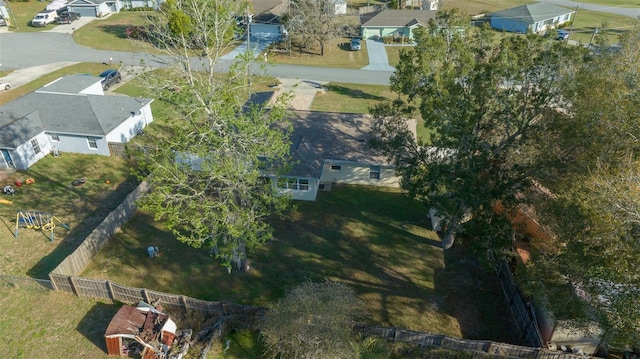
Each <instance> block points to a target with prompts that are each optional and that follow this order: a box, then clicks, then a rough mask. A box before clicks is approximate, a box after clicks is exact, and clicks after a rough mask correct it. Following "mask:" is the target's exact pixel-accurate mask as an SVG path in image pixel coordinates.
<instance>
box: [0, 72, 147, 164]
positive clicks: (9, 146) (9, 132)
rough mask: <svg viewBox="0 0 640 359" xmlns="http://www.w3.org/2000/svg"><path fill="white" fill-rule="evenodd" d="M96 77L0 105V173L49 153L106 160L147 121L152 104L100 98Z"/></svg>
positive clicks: (66, 80) (73, 78)
mask: <svg viewBox="0 0 640 359" xmlns="http://www.w3.org/2000/svg"><path fill="white" fill-rule="evenodd" d="M101 80H102V79H101V78H100V77H94V76H87V75H70V76H65V77H61V78H59V79H57V80H55V81H52V82H50V83H48V84H46V85H44V86H43V87H42V88H40V89H38V90H36V91H34V92H32V93H30V94H27V95H25V96H22V97H20V98H18V99H16V100H14V101H12V102H9V103H7V104H5V105H2V106H0V152H1V153H2V155H1V156H0V168H16V169H21V170H24V169H27V168H29V167H30V166H31V165H33V164H34V163H36V162H37V161H38V160H39V159H41V158H43V157H44V156H46V155H48V154H49V153H51V152H52V151H54V150H58V151H61V152H73V153H85V154H97V155H104V156H109V155H111V149H112V148H113V149H116V148H117V149H120V148H121V147H122V144H124V143H127V142H128V141H129V140H131V139H132V138H133V137H134V136H136V134H137V133H139V132H140V131H141V130H142V129H143V128H144V127H145V126H147V125H148V124H149V123H150V122H151V121H153V115H152V113H151V106H150V104H151V102H152V101H153V100H152V99H148V98H133V97H128V96H105V94H104V92H103V91H102V84H101Z"/></svg>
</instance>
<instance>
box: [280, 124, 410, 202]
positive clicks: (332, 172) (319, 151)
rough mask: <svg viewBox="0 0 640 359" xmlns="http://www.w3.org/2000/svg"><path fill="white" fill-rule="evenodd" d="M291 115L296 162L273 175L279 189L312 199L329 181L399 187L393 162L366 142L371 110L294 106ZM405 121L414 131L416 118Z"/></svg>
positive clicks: (293, 150)
mask: <svg viewBox="0 0 640 359" xmlns="http://www.w3.org/2000/svg"><path fill="white" fill-rule="evenodd" d="M291 121H292V124H293V133H292V135H291V156H292V158H293V161H294V165H293V168H292V169H291V171H290V172H289V173H287V175H286V176H280V177H278V178H277V179H275V178H274V186H276V189H277V190H278V192H280V193H282V194H288V195H291V196H292V198H293V199H297V200H308V201H314V200H315V199H316V195H317V194H318V190H329V189H330V188H331V185H332V184H333V183H345V184H358V185H368V186H381V187H400V184H399V181H400V179H399V177H398V176H396V172H395V166H394V165H393V164H391V163H389V161H387V158H386V157H385V156H383V155H382V153H381V152H379V151H376V150H373V149H371V148H370V147H369V144H368V140H369V138H370V137H371V117H370V116H369V115H362V114H350V113H329V112H309V111H296V112H293V113H292V118H291ZM407 125H408V126H409V128H410V130H411V131H412V132H413V133H414V135H415V133H416V132H415V130H416V121H415V120H408V121H407ZM272 178H273V177H272Z"/></svg>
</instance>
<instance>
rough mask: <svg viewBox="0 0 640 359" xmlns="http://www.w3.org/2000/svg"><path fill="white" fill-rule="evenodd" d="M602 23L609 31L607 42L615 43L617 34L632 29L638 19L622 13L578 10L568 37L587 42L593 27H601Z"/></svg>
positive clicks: (589, 39) (636, 24)
mask: <svg viewBox="0 0 640 359" xmlns="http://www.w3.org/2000/svg"><path fill="white" fill-rule="evenodd" d="M603 24H606V27H607V28H608V29H609V31H610V36H609V39H608V40H609V43H611V44H615V43H617V42H618V38H617V35H620V34H622V33H624V32H626V31H632V30H634V28H635V27H637V26H638V20H637V19H633V18H630V17H627V16H622V15H614V14H608V13H603V12H598V11H589V10H580V11H578V15H576V17H575V21H574V23H573V29H572V31H571V37H570V39H571V40H576V41H580V42H581V43H583V44H588V43H589V41H591V36H592V35H593V31H594V30H595V28H596V27H598V28H600V29H602V25H603ZM597 36H601V35H596V38H597ZM594 41H595V40H594Z"/></svg>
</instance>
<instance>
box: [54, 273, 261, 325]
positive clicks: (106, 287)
mask: <svg viewBox="0 0 640 359" xmlns="http://www.w3.org/2000/svg"><path fill="white" fill-rule="evenodd" d="M49 277H50V278H51V283H52V287H53V289H55V290H57V291H61V292H67V293H73V294H75V295H77V296H86V297H94V298H103V299H111V300H114V301H119V302H122V303H128V304H135V303H138V302H140V301H145V302H147V303H151V302H154V301H156V300H159V301H160V303H162V306H163V307H165V308H167V307H169V308H178V309H185V310H187V311H198V312H202V313H207V314H212V315H216V316H223V317H229V316H235V315H256V316H257V315H262V314H263V313H264V312H265V311H266V308H263V307H254V306H247V305H240V304H235V303H230V302H209V301H205V300H200V299H195V298H191V297H187V296H184V295H177V294H169V293H163V292H157V291H155V290H149V289H145V288H134V287H127V286H124V285H120V284H117V283H113V282H111V281H108V280H102V279H91V278H82V277H72V276H67V275H62V274H56V273H50V274H49Z"/></svg>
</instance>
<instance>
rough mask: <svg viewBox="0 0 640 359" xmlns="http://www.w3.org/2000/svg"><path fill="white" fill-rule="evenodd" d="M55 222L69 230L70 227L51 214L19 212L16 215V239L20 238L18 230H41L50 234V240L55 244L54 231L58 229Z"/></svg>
mask: <svg viewBox="0 0 640 359" xmlns="http://www.w3.org/2000/svg"><path fill="white" fill-rule="evenodd" d="M54 221H56V222H58V224H59V225H61V226H62V227H64V229H66V230H69V226H68V225H67V224H66V223H64V222H62V221H61V220H60V219H58V217H56V216H54V215H53V214H51V213H45V212H32V211H18V212H17V214H16V231H15V233H14V237H16V238H18V229H20V228H31V229H36V230H38V229H39V230H41V231H43V232H49V239H50V240H51V242H53V239H54V236H53V230H54V229H55V228H56V224H55V223H54Z"/></svg>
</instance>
